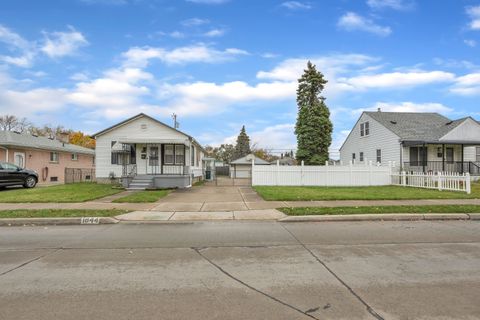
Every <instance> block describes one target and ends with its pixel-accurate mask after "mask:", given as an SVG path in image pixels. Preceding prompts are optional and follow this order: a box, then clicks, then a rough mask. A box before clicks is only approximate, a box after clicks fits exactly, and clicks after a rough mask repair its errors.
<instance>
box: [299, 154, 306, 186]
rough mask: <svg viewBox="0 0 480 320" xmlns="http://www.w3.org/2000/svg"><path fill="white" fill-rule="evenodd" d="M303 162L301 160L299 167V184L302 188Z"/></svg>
mask: <svg viewBox="0 0 480 320" xmlns="http://www.w3.org/2000/svg"><path fill="white" fill-rule="evenodd" d="M304 164H305V163H304V162H303V160H302V163H301V166H300V184H301V185H302V186H303V185H304V182H303V166H304Z"/></svg>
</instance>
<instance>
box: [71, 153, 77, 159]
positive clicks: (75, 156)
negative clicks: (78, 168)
mask: <svg viewBox="0 0 480 320" xmlns="http://www.w3.org/2000/svg"><path fill="white" fill-rule="evenodd" d="M72 160H73V161H77V160H78V154H77V153H72Z"/></svg>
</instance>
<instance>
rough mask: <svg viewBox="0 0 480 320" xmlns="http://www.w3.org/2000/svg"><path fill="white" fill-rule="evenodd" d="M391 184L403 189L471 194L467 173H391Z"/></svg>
mask: <svg viewBox="0 0 480 320" xmlns="http://www.w3.org/2000/svg"><path fill="white" fill-rule="evenodd" d="M392 184H393V185H398V186H404V187H416V188H426V189H437V190H440V191H441V190H449V191H462V192H466V193H467V194H470V193H471V179H470V174H469V173H448V172H438V173H421V172H414V173H410V172H404V171H403V172H400V173H392Z"/></svg>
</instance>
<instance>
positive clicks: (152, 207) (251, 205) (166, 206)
mask: <svg viewBox="0 0 480 320" xmlns="http://www.w3.org/2000/svg"><path fill="white" fill-rule="evenodd" d="M406 205H413V206H419V205H480V199H431V200H336V201H263V200H262V201H257V202H249V201H242V202H239V201H238V202H232V201H226V202H221V201H217V202H208V201H205V202H168V201H166V202H163V201H160V202H154V203H108V202H95V201H90V202H80V203H51V202H50V203H1V204H0V208H1V210H17V209H92V210H102V209H124V210H134V211H136V210H142V211H159V212H218V211H247V210H265V209H277V208H283V207H291V208H298V207H365V206H406Z"/></svg>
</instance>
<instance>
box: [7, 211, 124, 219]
mask: <svg viewBox="0 0 480 320" xmlns="http://www.w3.org/2000/svg"><path fill="white" fill-rule="evenodd" d="M127 212H129V211H128V210H75V209H72V210H69V209H41V210H4V211H0V219H1V218H58V217H113V216H117V215H119V214H124V213H127Z"/></svg>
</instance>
